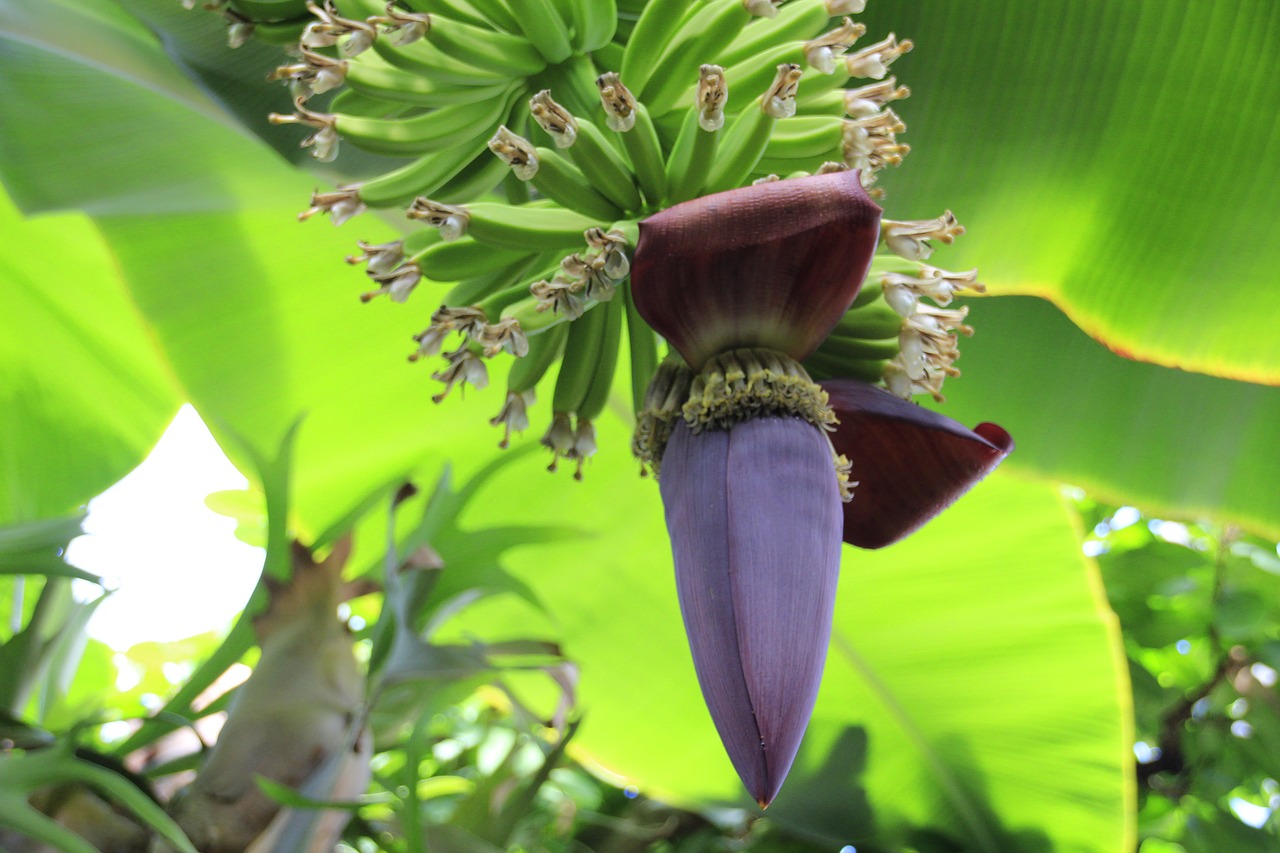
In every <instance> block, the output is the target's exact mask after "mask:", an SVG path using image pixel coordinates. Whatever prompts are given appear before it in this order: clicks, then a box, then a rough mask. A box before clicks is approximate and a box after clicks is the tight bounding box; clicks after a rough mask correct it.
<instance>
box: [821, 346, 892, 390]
mask: <svg viewBox="0 0 1280 853" xmlns="http://www.w3.org/2000/svg"><path fill="white" fill-rule="evenodd" d="M801 364H802V366H803V367H804V369H805V370H806V371H808V372H809V375H810V376H812V377H813V378H814V379H815V380H822V379H859V380H861V381H863V382H869V383H872V384H874V383H876V382H879V381H881V380H882V379H884V370H885V367H886V366H887V365H888V364H889V362H888V360H884V359H881V360H870V361H867V360H862V359H849V358H839V357H837V356H832V355H828V354H826V353H824V352H821V351H819V352H815V353H814V354H813V355H811V356H809V357H808V358H806V359H805V360H804V361H803V362H801Z"/></svg>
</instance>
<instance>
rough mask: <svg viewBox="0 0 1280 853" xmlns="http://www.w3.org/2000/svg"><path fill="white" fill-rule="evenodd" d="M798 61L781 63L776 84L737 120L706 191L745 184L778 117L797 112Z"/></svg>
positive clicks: (718, 190) (710, 175)
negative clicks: (796, 62)
mask: <svg viewBox="0 0 1280 853" xmlns="http://www.w3.org/2000/svg"><path fill="white" fill-rule="evenodd" d="M799 78H800V67H799V66H798V65H785V64H784V65H779V66H778V70H777V74H776V76H775V77H774V82H773V85H772V86H770V87H769V89H768V90H767V91H766V92H765V93H764V94H763V95H762V96H761V97H760V98H759V100H758V101H757V102H756V103H755V104H753V105H751V106H749V107H747V108H746V109H745V110H743V111H742V113H741V114H739V115H738V117H737V119H735V120H734V123H733V127H732V128H730V129H729V130H728V132H727V133H728V138H727V139H726V141H725V144H724V145H722V146H720V151H719V152H718V153H717V155H716V159H715V162H714V163H713V164H712V166H711V172H710V174H709V175H708V176H707V181H706V185H705V187H704V192H706V193H715V192H720V191H722V190H728V189H733V188H734V187H738V186H741V185H742V182H743V181H744V180H746V179H747V177H748V176H749V175H750V174H751V172H752V170H754V169H755V166H756V163H758V162H759V160H760V157H761V156H762V155H763V154H764V150H765V147H766V146H767V145H768V144H769V135H770V133H771V132H772V131H773V127H774V124H775V123H776V121H777V120H778V119H779V118H784V117H787V116H790V115H792V114H793V113H794V112H795V82H796V81H797V80H799Z"/></svg>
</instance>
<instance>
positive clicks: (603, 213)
mask: <svg viewBox="0 0 1280 853" xmlns="http://www.w3.org/2000/svg"><path fill="white" fill-rule="evenodd" d="M535 150H536V155H537V163H538V168H537V172H536V173H535V174H534V175H533V177H532V178H531V179H530V180H529V183H531V184H533V187H534V189H536V190H537V191H538V192H540V193H542V195H544V196H545V197H547V198H549V199H553V200H554V201H556V202H559V203H560V205H561V206H563V207H567V208H569V209H571V210H576V211H578V212H579V213H585V214H586V215H587V216H592V217H595V218H597V219H599V220H601V221H604V222H612V221H614V220H615V219H621V218H622V211H621V210H620V209H619V208H618V206H617V205H615V204H614V203H613V202H612V201H610V200H609V199H607V198H605V197H604V196H603V195H601V194H600V193H599V192H598V191H597V190H596V189H595V187H593V186H592V185H591V182H590V181H588V180H587V178H586V176H585V175H583V174H582V172H581V171H579V170H578V168H577V167H575V166H574V165H573V164H572V163H570V162H569V161H568V160H567V159H565V158H564V157H563V156H562V155H561V154H560V153H558V152H557V151H554V150H553V149H551V148H543V147H539V148H537V149H535Z"/></svg>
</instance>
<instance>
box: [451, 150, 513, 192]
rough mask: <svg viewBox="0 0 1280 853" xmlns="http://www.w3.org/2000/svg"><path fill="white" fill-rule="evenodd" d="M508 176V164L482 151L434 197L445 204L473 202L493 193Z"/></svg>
mask: <svg viewBox="0 0 1280 853" xmlns="http://www.w3.org/2000/svg"><path fill="white" fill-rule="evenodd" d="M506 176H507V166H506V164H505V163H503V162H502V161H501V160H499V159H498V158H497V157H494V156H493V155H492V154H491V153H490V152H489V151H487V150H484V149H481V151H480V153H479V154H477V155H476V156H475V158H474V159H472V161H471V162H470V163H468V164H467V165H466V166H464V167H463V168H462V171H460V172H458V174H456V175H454V176H453V177H452V178H450V179H449V180H448V181H446V182H445V183H444V184H443V185H441V187H440V189H438V190H436V191H434V192H433V193H432V196H433V197H434V198H435V199H436V200H437V201H441V202H444V203H445V204H457V203H459V202H464V201H471V200H472V199H476V198H482V197H484V196H487V195H489V194H490V193H492V192H493V191H494V190H495V189H496V188H497V186H498V185H499V184H501V183H502V179H503V178H505V177H506Z"/></svg>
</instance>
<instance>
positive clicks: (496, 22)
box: [468, 0, 523, 34]
mask: <svg viewBox="0 0 1280 853" xmlns="http://www.w3.org/2000/svg"><path fill="white" fill-rule="evenodd" d="M468 2H469V3H470V4H471V5H472V6H473V7H475V10H476V11H477V12H479V13H480V14H481V15H482V16H483V17H484V18H485V19H486V20H488V21H489V23H491V24H493V26H494V27H496V28H498V29H500V30H503V31H505V32H508V33H513V34H519V33H521V32H523V31H522V30H521V29H520V20H519V18H517V17H516V15H515V13H514V12H512V11H511V8H510V5H509V4H508V3H506V2H505V0H468Z"/></svg>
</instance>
